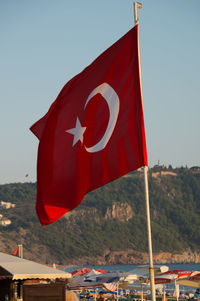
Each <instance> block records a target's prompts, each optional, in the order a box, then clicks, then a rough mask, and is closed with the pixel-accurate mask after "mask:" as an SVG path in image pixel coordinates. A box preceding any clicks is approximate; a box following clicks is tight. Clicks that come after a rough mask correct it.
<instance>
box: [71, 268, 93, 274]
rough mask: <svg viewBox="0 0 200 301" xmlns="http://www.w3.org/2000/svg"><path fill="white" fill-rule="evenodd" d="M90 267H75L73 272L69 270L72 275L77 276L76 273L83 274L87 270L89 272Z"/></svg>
mask: <svg viewBox="0 0 200 301" xmlns="http://www.w3.org/2000/svg"><path fill="white" fill-rule="evenodd" d="M91 270H92V269H87V268H82V269H77V270H75V271H73V272H71V274H72V276H78V275H84V274H86V273H88V272H90V271H91Z"/></svg>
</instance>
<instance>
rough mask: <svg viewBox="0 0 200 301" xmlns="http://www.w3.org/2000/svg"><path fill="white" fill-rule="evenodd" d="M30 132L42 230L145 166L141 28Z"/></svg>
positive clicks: (67, 90) (64, 93) (80, 78)
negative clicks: (94, 193)
mask: <svg viewBox="0 0 200 301" xmlns="http://www.w3.org/2000/svg"><path fill="white" fill-rule="evenodd" d="M31 131H32V132H33V133H34V134H35V135H36V136H37V137H38V138H39V140H40V142H39V148H38V163H37V203H36V211H37V214H38V217H39V219H40V222H41V224H42V225H47V224H50V223H53V222H55V221H56V220H57V219H59V218H60V217H61V216H62V215H63V214H65V213H66V212H68V211H70V210H72V209H73V208H75V207H77V206H78V205H79V204H80V202H81V201H82V200H83V198H84V196H85V194H86V193H87V192H89V191H91V190H94V189H96V188H98V187H100V186H102V185H104V184H106V183H108V182H111V181H113V180H115V179H117V178H119V177H121V176H122V175H124V174H126V173H128V172H129V171H132V170H135V169H138V168H139V167H141V166H147V152H146V141H145V130H144V119H143V107H142V96H141V85H140V72H139V57H138V25H136V26H135V27H134V28H133V29H131V30H130V31H129V32H128V33H127V34H125V35H124V36H123V37H122V38H121V39H119V40H118V41H117V42H116V43H115V44H113V45H112V46H111V47H110V48H108V49H107V50H106V51H105V52H103V53H102V54H101V55H100V56H99V57H98V58H97V59H96V60H95V61H94V62H93V63H92V64H91V65H89V66H88V67H87V68H86V69H84V70H83V71H82V72H81V73H80V74H78V75H76V76H75V77H74V78H72V79H71V80H70V81H69V82H68V83H67V84H66V85H65V86H64V88H63V89H62V90H61V92H60V94H59V95H58V97H57V99H56V100H55V101H54V103H53V104H52V105H51V107H50V109H49V111H48V112H47V114H46V115H45V116H44V117H43V118H42V119H40V120H39V121H38V122H36V123H35V124H34V125H33V126H32V127H31Z"/></svg>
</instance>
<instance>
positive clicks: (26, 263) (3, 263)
mask: <svg viewBox="0 0 200 301" xmlns="http://www.w3.org/2000/svg"><path fill="white" fill-rule="evenodd" d="M0 277H6V278H11V279H12V280H19V279H20V280H24V279H56V278H65V279H67V278H71V274H70V273H66V272H64V271H62V270H58V269H54V268H50V267H48V266H45V265H43V264H40V263H36V262H34V261H30V260H26V259H21V258H19V257H17V256H12V255H7V254H5V253H1V252H0Z"/></svg>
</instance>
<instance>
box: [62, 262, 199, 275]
mask: <svg viewBox="0 0 200 301" xmlns="http://www.w3.org/2000/svg"><path fill="white" fill-rule="evenodd" d="M162 265H166V266H168V267H169V270H186V271H199V272H200V264H162ZM138 266H139V265H137V264H126V265H124V264H120V265H94V266H73V267H69V268H65V269H64V271H66V272H69V273H70V272H72V271H75V270H76V269H81V268H88V269H94V270H98V269H102V270H106V271H109V272H113V271H121V272H129V271H131V270H134V269H136V268H137V267H138ZM155 266H156V265H155Z"/></svg>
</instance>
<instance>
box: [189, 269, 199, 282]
mask: <svg viewBox="0 0 200 301" xmlns="http://www.w3.org/2000/svg"><path fill="white" fill-rule="evenodd" d="M189 280H191V281H200V272H199V271H198V272H194V273H192V274H191V276H190V277H189Z"/></svg>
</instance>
